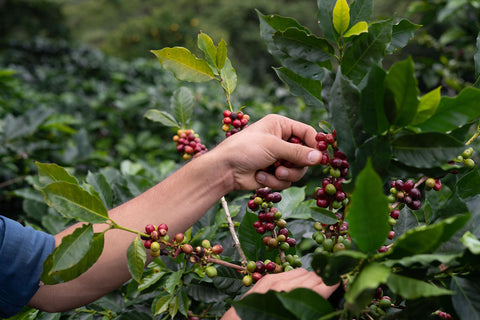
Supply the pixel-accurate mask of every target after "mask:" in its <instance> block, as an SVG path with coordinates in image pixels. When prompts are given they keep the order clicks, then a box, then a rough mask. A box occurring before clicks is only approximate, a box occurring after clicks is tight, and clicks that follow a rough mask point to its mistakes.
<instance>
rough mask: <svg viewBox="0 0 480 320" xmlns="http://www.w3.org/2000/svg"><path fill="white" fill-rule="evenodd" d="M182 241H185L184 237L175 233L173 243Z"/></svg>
mask: <svg viewBox="0 0 480 320" xmlns="http://www.w3.org/2000/svg"><path fill="white" fill-rule="evenodd" d="M184 239H185V236H184V234H183V233H177V234H176V235H175V242H176V243H182V242H183V240H184Z"/></svg>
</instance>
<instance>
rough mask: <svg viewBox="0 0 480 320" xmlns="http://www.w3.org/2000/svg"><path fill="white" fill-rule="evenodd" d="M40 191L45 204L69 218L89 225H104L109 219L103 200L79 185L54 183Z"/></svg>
mask: <svg viewBox="0 0 480 320" xmlns="http://www.w3.org/2000/svg"><path fill="white" fill-rule="evenodd" d="M40 191H41V192H42V194H43V197H44V198H45V202H46V203H47V204H48V205H49V206H50V207H52V208H54V209H55V210H57V211H58V212H60V213H61V214H62V215H64V216H65V217H67V218H72V219H76V220H78V221H83V222H88V223H104V222H106V221H107V220H108V219H109V217H108V211H107V209H106V208H105V206H104V204H103V202H102V200H100V198H98V197H97V196H94V195H92V194H90V193H88V192H87V191H85V190H83V189H82V188H81V187H80V186H78V185H75V184H71V183H68V182H52V183H50V184H49V185H47V186H46V187H44V188H43V189H41V190H40Z"/></svg>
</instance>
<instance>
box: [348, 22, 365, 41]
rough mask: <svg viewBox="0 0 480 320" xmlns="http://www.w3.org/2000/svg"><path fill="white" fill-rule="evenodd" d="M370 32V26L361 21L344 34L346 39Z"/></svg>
mask: <svg viewBox="0 0 480 320" xmlns="http://www.w3.org/2000/svg"><path fill="white" fill-rule="evenodd" d="M365 32H368V24H367V23H366V22H365V21H360V22H358V23H357V24H355V25H353V26H352V27H351V28H350V29H348V30H347V32H345V33H344V34H343V37H344V38H350V37H353V36H358V35H359V34H362V33H365Z"/></svg>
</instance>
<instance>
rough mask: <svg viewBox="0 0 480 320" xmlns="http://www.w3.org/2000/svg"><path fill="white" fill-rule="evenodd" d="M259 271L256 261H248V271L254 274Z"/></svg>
mask: <svg viewBox="0 0 480 320" xmlns="http://www.w3.org/2000/svg"><path fill="white" fill-rule="evenodd" d="M256 269H257V264H256V262H255V261H253V260H252V261H248V263H247V271H248V272H250V273H252V272H255V270H256Z"/></svg>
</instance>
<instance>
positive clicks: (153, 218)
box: [30, 152, 233, 311]
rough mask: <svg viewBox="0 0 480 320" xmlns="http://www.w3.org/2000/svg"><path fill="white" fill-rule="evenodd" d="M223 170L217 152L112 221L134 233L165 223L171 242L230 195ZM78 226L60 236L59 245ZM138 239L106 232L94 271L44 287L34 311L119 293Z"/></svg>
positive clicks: (114, 212)
mask: <svg viewBox="0 0 480 320" xmlns="http://www.w3.org/2000/svg"><path fill="white" fill-rule="evenodd" d="M222 166H223V163H221V162H220V161H219V160H218V156H217V155H216V154H215V153H214V152H212V153H211V154H209V153H207V154H205V155H202V156H201V157H199V158H197V159H194V160H193V161H191V162H190V163H188V164H186V165H185V166H184V167H183V168H181V169H180V170H178V171H177V172H175V173H173V174H172V175H171V176H170V177H169V178H167V179H165V180H164V181H162V182H161V183H159V184H157V185H156V186H154V187H152V188H151V189H149V190H147V191H146V192H144V193H143V194H141V195H140V196H138V197H136V198H135V199H132V200H130V201H128V202H126V203H124V204H122V205H121V206H119V207H116V208H114V209H112V210H111V211H110V212H109V216H110V218H111V219H112V220H114V221H115V222H116V223H118V224H119V225H121V226H124V227H128V228H130V229H133V230H138V231H143V230H144V228H145V225H147V224H149V223H151V224H156V225H158V224H160V223H165V224H167V225H168V227H169V230H168V234H169V235H170V236H174V235H175V234H176V233H178V232H184V231H185V230H186V229H188V228H189V227H190V226H192V225H193V224H194V223H195V222H196V221H197V220H198V219H200V218H201V216H202V215H203V214H204V213H205V212H206V211H207V210H208V209H210V208H211V207H212V206H213V205H214V204H215V203H216V202H217V201H218V200H219V199H220V198H221V197H222V196H223V195H224V194H226V193H228V192H229V191H231V189H232V185H233V182H232V181H231V177H230V176H229V172H228V170H227V168H223V167H222ZM79 225H80V224H76V225H74V226H72V227H70V228H68V229H66V230H65V231H63V232H61V233H59V234H58V235H56V236H55V239H56V244H57V245H58V244H60V242H61V239H62V238H63V237H64V236H66V235H68V234H70V233H72V232H73V230H75V228H77V227H78V226H79ZM107 227H108V226H107V225H102V224H99V225H95V226H94V229H95V232H101V231H103V230H105V229H106V228H107ZM135 237H136V235H135V234H133V233H129V232H126V231H123V230H109V231H107V232H106V233H105V246H104V250H103V252H102V255H101V256H100V258H99V260H98V261H97V262H96V263H95V264H94V266H92V268H90V269H89V270H88V271H87V272H85V273H84V274H82V275H81V276H80V277H78V278H76V279H74V280H72V281H70V282H67V283H63V284H58V285H48V286H47V285H45V286H42V287H41V288H40V289H39V290H38V292H37V293H36V294H35V296H34V298H33V299H32V300H31V302H30V305H31V306H34V307H37V308H40V309H47V310H50V311H59V310H69V309H72V308H75V307H78V306H82V305H85V304H88V303H90V302H92V301H95V300H96V299H98V298H100V297H102V296H103V295H105V294H107V293H109V292H111V291H113V290H115V289H116V288H118V287H120V286H121V285H122V284H123V283H124V282H125V281H127V280H128V279H130V274H129V272H128V268H127V254H126V252H127V248H128V246H129V245H130V243H131V242H132V241H133V240H134V238H135ZM147 256H149V255H148V254H147ZM149 261H150V260H149Z"/></svg>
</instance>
